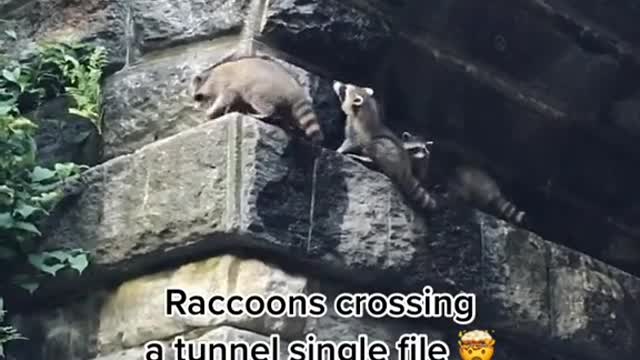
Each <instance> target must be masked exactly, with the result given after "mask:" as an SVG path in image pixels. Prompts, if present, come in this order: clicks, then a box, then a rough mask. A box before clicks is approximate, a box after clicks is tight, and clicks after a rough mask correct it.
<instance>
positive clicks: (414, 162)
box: [402, 131, 433, 186]
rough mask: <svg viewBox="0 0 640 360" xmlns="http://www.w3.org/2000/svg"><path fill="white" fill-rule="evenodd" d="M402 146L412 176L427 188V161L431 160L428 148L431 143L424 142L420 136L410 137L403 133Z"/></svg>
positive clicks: (408, 134) (408, 133) (410, 135)
mask: <svg viewBox="0 0 640 360" xmlns="http://www.w3.org/2000/svg"><path fill="white" fill-rule="evenodd" d="M402 145H403V147H404V149H405V150H406V151H407V152H408V153H409V157H410V158H411V168H412V171H413V174H414V175H415V176H416V178H417V179H418V181H420V183H421V184H422V185H423V186H427V184H428V182H429V161H430V160H431V151H430V150H429V147H430V146H431V145H433V141H426V140H425V139H424V138H422V137H420V136H417V135H412V134H411V133H410V132H408V131H405V132H403V133H402Z"/></svg>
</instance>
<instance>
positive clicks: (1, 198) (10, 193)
mask: <svg viewBox="0 0 640 360" xmlns="http://www.w3.org/2000/svg"><path fill="white" fill-rule="evenodd" d="M14 199H15V191H14V190H13V189H12V188H10V187H8V186H6V185H0V205H4V206H10V205H12V204H13V201H14Z"/></svg>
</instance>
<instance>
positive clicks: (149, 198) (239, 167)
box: [47, 114, 638, 360]
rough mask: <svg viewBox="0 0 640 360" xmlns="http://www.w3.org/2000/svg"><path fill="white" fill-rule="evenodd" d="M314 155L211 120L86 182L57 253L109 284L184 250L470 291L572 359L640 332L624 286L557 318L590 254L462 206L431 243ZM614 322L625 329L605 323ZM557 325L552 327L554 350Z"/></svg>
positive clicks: (398, 199)
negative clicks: (76, 257) (82, 253)
mask: <svg viewBox="0 0 640 360" xmlns="http://www.w3.org/2000/svg"><path fill="white" fill-rule="evenodd" d="M310 150H311V149H309V148H308V145H305V144H303V143H299V142H296V141H290V140H289V139H288V137H287V136H286V134H285V133H284V132H283V131H282V130H281V129H279V128H277V127H274V126H272V125H268V124H265V123H263V122H260V121H257V120H254V119H251V118H248V117H243V116H240V115H237V114H230V115H228V116H226V117H224V118H220V119H217V120H213V121H211V122H208V123H205V124H202V125H200V126H199V127H196V128H193V129H191V130H187V131H184V132H182V133H180V134H178V135H175V136H173V137H170V138H167V139H164V140H162V141H159V142H156V143H154V144H151V145H148V146H145V147H143V148H142V149H141V150H139V151H137V152H136V153H134V154H132V155H128V156H123V157H119V158H116V159H113V160H111V161H109V162H107V163H105V164H103V165H100V166H99V167H96V168H94V169H93V170H91V171H89V172H88V173H86V174H85V175H84V177H83V178H82V180H81V181H80V183H82V184H85V185H84V186H86V189H85V190H84V191H83V192H81V193H79V194H78V195H77V196H76V197H75V199H70V202H69V203H68V204H67V205H69V207H68V208H67V210H66V211H64V212H62V213H60V214H59V215H58V216H57V217H54V219H56V220H57V221H56V224H54V225H53V226H52V227H51V228H50V231H49V232H48V233H49V234H51V235H50V236H49V237H48V239H47V240H48V244H49V246H56V247H59V246H70V247H77V246H80V245H81V246H83V247H84V248H86V249H88V250H89V251H91V253H92V255H93V257H92V258H93V262H94V265H95V267H94V271H97V272H103V274H104V271H107V272H108V273H111V274H113V273H114V271H118V270H116V269H117V268H119V267H123V268H124V269H127V271H134V270H135V269H138V270H137V271H139V270H140V269H142V268H148V267H150V266H153V265H154V264H160V263H162V262H163V261H168V260H169V259H171V258H175V257H177V256H184V255H185V254H187V253H191V254H195V253H197V254H200V255H204V254H205V253H207V252H211V251H214V250H219V249H229V248H238V249H239V248H252V249H256V250H260V251H264V250H267V249H268V250H270V252H271V253H273V254H275V255H277V254H281V255H284V256H286V257H287V258H288V259H289V260H290V261H293V262H299V263H305V264H314V266H313V268H314V269H315V270H316V271H318V272H322V273H323V274H334V275H339V276H342V277H343V278H344V277H345V276H346V277H347V278H346V279H347V280H348V281H353V282H359V283H362V284H369V285H372V284H375V285H376V286H381V287H386V288H390V289H394V290H396V291H406V290H408V289H411V290H421V289H422V287H423V286H424V285H425V284H432V285H433V286H434V288H436V290H438V289H449V290H450V291H453V292H456V291H460V290H464V291H466V292H474V293H476V294H478V297H479V299H478V301H479V302H480V305H481V307H480V310H479V312H480V314H483V313H484V314H486V316H482V315H481V316H482V318H481V319H480V320H481V321H482V323H483V324H486V325H487V327H489V328H495V329H496V331H498V330H500V331H504V332H505V333H512V334H518V335H519V336H526V337H527V338H528V339H530V341H532V342H535V343H537V344H548V343H550V342H551V343H554V342H555V341H562V342H563V343H564V344H566V346H565V348H566V349H568V350H567V351H568V352H572V351H587V350H589V351H593V352H594V353H595V354H598V355H597V356H596V357H594V359H607V357H602V354H603V352H602V351H603V349H607V351H608V355H607V356H611V354H615V356H617V358H619V359H625V360H626V359H628V358H629V357H628V354H629V351H630V350H631V344H630V342H629V341H628V339H629V338H631V337H635V336H637V331H636V330H633V331H629V328H631V327H632V326H631V325H630V323H629V319H626V318H624V317H623V316H622V315H621V314H622V311H630V310H629V307H630V306H637V305H638V303H637V301H638V299H637V298H635V299H634V298H631V300H629V302H628V303H627V304H625V306H623V307H620V305H619V295H618V293H619V291H617V290H612V291H609V290H607V291H606V292H605V293H601V291H604V290H606V288H607V287H611V288H612V289H615V287H614V285H611V284H616V283H619V281H620V280H619V279H618V278H617V277H616V276H614V275H611V274H610V275H608V276H607V275H606V273H605V272H604V271H601V274H602V275H598V276H604V277H605V279H604V280H603V281H602V282H593V284H594V286H592V287H590V288H588V289H593V291H591V290H589V291H585V292H580V293H576V294H577V295H575V296H579V297H580V298H581V299H582V300H581V301H584V302H585V303H595V302H597V303H599V304H601V305H600V306H598V307H591V306H584V307H582V308H581V309H579V310H580V311H573V312H572V313H571V314H573V315H572V316H573V317H574V319H573V320H572V322H571V326H573V328H572V330H571V329H570V330H563V329H564V328H565V327H564V325H563V324H564V323H563V321H564V322H566V321H565V320H564V319H563V318H562V317H559V316H557V314H555V313H553V312H552V310H553V309H558V308H559V307H558V306H559V304H561V302H562V301H563V299H565V298H566V295H564V293H563V291H564V290H563V286H565V285H564V283H563V282H559V281H558V280H557V279H564V278H563V275H562V274H564V273H563V271H564V270H563V267H562V266H561V262H560V261H559V260H557V259H562V258H569V259H572V258H578V259H583V260H581V261H583V262H586V261H592V260H588V259H589V258H588V257H586V256H584V255H580V254H578V253H576V252H573V251H571V250H568V249H566V248H563V247H560V246H557V245H553V244H551V243H547V242H544V241H542V240H540V239H539V238H538V237H537V236H535V235H533V234H531V233H528V232H526V231H523V230H516V229H513V228H511V227H509V226H508V225H506V224H505V223H504V222H502V221H498V220H496V219H493V218H491V217H488V216H486V215H480V214H479V213H477V212H475V211H471V210H465V209H461V208H460V209H457V208H456V209H450V208H447V207H446V206H443V208H442V209H441V210H440V211H438V212H436V213H434V214H433V215H432V216H429V217H428V221H427V222H428V224H429V231H428V232H427V228H426V226H425V225H426V224H425V220H424V218H423V217H422V216H419V215H418V214H417V213H415V212H414V211H413V210H412V209H411V208H410V207H408V206H407V205H406V203H405V202H404V201H403V199H402V196H401V195H400V194H399V192H398V190H397V189H396V188H395V187H394V186H393V185H392V183H391V182H390V181H389V180H388V179H387V178H386V177H385V176H384V175H382V174H380V173H376V172H373V171H370V170H367V169H366V168H365V167H364V166H362V165H359V164H357V163H355V162H354V161H352V160H349V159H347V158H346V157H343V156H341V155H338V154H336V153H335V152H332V151H327V150H323V151H321V152H320V153H317V154H315V155H314V153H313V152H312V151H310ZM314 164H315V166H314ZM314 168H315V170H314ZM71 190H73V189H71ZM185 204H189V205H188V206H185ZM71 205H72V206H71ZM549 248H550V249H551V250H548V249H549ZM549 253H552V254H553V256H551V255H549ZM160 254H162V256H160ZM180 254H182V255H180ZM550 256H551V257H550ZM592 262H593V263H594V264H595V263H596V262H595V261H592ZM555 264H558V265H555ZM598 266H603V265H598ZM554 267H555V268H557V272H556V273H555V274H559V275H558V277H557V278H554V277H551V278H549V277H548V276H547V275H546V271H547V270H544V269H552V268H554ZM309 270H310V271H311V269H309ZM119 271H123V270H119ZM585 271H587V270H585ZM588 271H591V270H588ZM525 279H526V280H525ZM573 284H574V285H575V284H576V283H575V282H574V283H573ZM607 284H609V285H607ZM601 285H602V286H601ZM615 286H617V287H620V286H621V285H615ZM556 294H557V296H558V297H557V298H553V296H556ZM549 296H552V298H551V299H550V300H547V299H548V297H549ZM612 312H613V313H615V314H616V316H617V317H616V325H615V326H613V325H611V324H609V323H607V322H606V321H605V318H603V315H602V314H605V313H607V314H610V313H612ZM549 314H553V317H554V318H551V317H552V316H551V315H549ZM494 316H495V317H494ZM596 325H597V326H606V327H607V328H608V329H612V330H611V331H612V332H611V334H610V335H611V337H610V338H609V340H608V341H607V342H604V341H603V342H601V343H600V344H597V345H591V344H590V343H588V342H586V341H584V335H583V334H584V332H585V331H586V332H587V333H588V332H589V331H591V327H590V326H596ZM587 326H589V327H587ZM549 328H552V329H556V330H554V331H556V333H555V335H554V336H553V337H552V338H551V339H550V338H549V334H548V329H549ZM594 331H595V330H594ZM621 331H624V333H620V332H621ZM594 334H597V333H596V332H594ZM598 339H600V337H598Z"/></svg>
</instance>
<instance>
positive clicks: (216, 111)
mask: <svg viewBox="0 0 640 360" xmlns="http://www.w3.org/2000/svg"><path fill="white" fill-rule="evenodd" d="M237 99H238V95H237V94H236V93H233V92H230V91H223V92H221V93H220V95H218V97H216V99H215V100H214V101H213V104H212V105H211V106H210V107H209V108H208V109H207V111H206V115H207V117H208V118H209V119H215V118H217V117H220V116H222V115H224V114H226V113H227V112H228V111H229V108H230V107H231V105H233V103H234V102H236V100H237Z"/></svg>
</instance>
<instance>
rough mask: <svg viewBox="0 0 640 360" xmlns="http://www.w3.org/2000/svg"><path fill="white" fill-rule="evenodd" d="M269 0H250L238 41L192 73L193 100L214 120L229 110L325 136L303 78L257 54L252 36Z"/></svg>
mask: <svg viewBox="0 0 640 360" xmlns="http://www.w3.org/2000/svg"><path fill="white" fill-rule="evenodd" d="M267 4H268V0H251V4H250V6H249V12H248V14H247V17H246V20H245V24H244V27H243V31H242V39H241V41H240V46H239V47H238V48H237V49H236V50H235V51H233V52H232V53H231V54H229V55H227V56H225V57H223V59H222V60H220V61H218V62H216V63H215V64H213V65H211V66H210V67H208V68H207V69H205V70H204V71H202V72H201V73H199V74H197V75H196V76H194V78H193V79H192V81H191V93H192V95H193V99H194V100H195V101H196V102H197V103H199V104H201V105H202V106H203V107H205V108H206V111H205V114H206V116H207V117H208V118H210V119H213V118H216V117H219V116H221V115H223V114H226V113H228V112H230V111H238V112H241V113H245V114H248V115H251V116H253V117H255V118H258V119H261V120H264V121H269V122H272V123H275V124H278V125H279V126H281V127H282V128H284V129H285V130H292V129H295V128H299V129H301V130H302V131H304V133H305V135H306V136H307V137H308V138H310V139H311V141H312V142H313V143H314V144H320V143H322V142H323V141H324V134H323V132H322V129H321V127H320V123H319V121H318V117H317V115H316V113H315V111H314V110H313V106H312V104H311V101H310V99H309V98H308V97H307V95H306V93H305V91H304V89H303V88H302V86H301V85H300V83H299V82H298V81H297V80H296V79H295V78H294V77H293V76H292V75H291V74H290V73H289V72H288V71H287V70H286V69H285V68H284V66H282V65H281V64H279V63H278V62H277V61H276V60H275V59H273V58H271V57H269V56H259V55H256V53H255V47H254V46H253V41H254V38H255V36H256V34H257V33H259V32H260V31H261V29H262V27H263V25H264V14H265V9H266V6H267Z"/></svg>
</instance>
